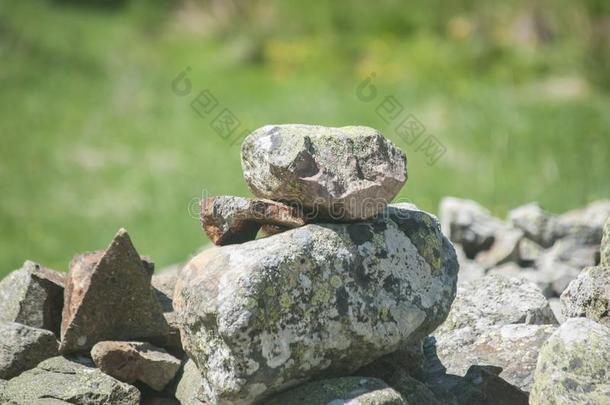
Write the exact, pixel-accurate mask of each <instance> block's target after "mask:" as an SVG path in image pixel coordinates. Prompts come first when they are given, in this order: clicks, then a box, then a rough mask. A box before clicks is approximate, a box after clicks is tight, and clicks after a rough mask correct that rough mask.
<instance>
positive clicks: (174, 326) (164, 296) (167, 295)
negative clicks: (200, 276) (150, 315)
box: [152, 266, 183, 355]
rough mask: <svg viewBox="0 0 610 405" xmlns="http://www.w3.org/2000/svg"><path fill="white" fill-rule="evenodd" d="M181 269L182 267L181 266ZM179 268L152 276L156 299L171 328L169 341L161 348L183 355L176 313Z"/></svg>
mask: <svg viewBox="0 0 610 405" xmlns="http://www.w3.org/2000/svg"><path fill="white" fill-rule="evenodd" d="M180 267H181V266H180ZM178 272H179V268H178V267H173V268H172V269H170V270H166V271H162V272H159V273H158V274H154V275H153V276H152V286H153V291H154V293H155V297H156V298H157V301H158V302H159V304H161V308H162V309H163V317H164V318H165V321H166V322H167V326H168V328H169V332H168V336H167V341H166V342H165V343H164V344H162V345H161V346H163V347H165V348H167V349H169V350H170V351H171V352H172V354H178V355H181V354H182V352H183V349H182V341H181V339H180V329H179V326H178V320H177V316H176V312H175V311H174V303H173V299H172V297H173V296H174V287H175V286H176V280H177V277H178Z"/></svg>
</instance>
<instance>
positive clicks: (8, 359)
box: [0, 322, 58, 379]
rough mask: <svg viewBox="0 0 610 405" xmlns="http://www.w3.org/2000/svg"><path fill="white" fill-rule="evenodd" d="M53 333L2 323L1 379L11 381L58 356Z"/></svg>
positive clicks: (56, 343)
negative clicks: (44, 361) (42, 362)
mask: <svg viewBox="0 0 610 405" xmlns="http://www.w3.org/2000/svg"><path fill="white" fill-rule="evenodd" d="M57 349H58V342H57V338H56V337H55V335H54V334H53V332H51V331H48V330H46V329H38V328H32V327H29V326H26V325H21V324H19V323H14V322H0V378H4V379H10V378H13V377H15V376H17V375H19V374H21V373H22V372H23V371H25V370H29V369H31V368H33V367H35V366H36V365H37V364H38V363H40V362H41V361H43V360H46V359H48V358H49V357H53V356H57V354H58V353H57Z"/></svg>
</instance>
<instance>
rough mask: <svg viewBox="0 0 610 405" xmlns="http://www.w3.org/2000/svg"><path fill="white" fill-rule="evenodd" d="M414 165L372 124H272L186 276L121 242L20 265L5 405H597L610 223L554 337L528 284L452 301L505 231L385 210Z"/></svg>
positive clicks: (253, 137) (0, 295) (11, 296)
mask: <svg viewBox="0 0 610 405" xmlns="http://www.w3.org/2000/svg"><path fill="white" fill-rule="evenodd" d="M406 165H407V160H406V156H405V155H404V153H403V152H402V151H401V150H399V149H398V148H397V147H396V146H395V145H394V144H392V143H391V142H390V141H389V140H387V139H386V138H384V137H383V136H382V135H381V134H380V133H379V132H378V131H376V130H373V129H371V128H367V127H344V128H327V127H321V126H308V125H273V126H265V127H263V128H260V129H258V130H256V131H255V132H253V133H252V134H250V135H249V136H248V137H247V138H246V139H245V141H244V143H243V145H242V168H243V172H244V177H245V180H246V182H247V184H248V186H249V188H250V190H251V191H252V193H253V194H254V196H255V198H243V197H232V196H221V197H209V198H205V199H203V200H202V202H201V222H202V226H203V229H204V231H205V233H206V234H207V235H208V237H209V239H210V240H211V241H212V242H213V243H214V245H216V246H214V247H211V248H206V249H204V250H202V251H200V252H199V253H198V254H196V255H195V256H193V257H192V258H191V259H190V260H189V261H188V262H187V263H186V264H184V265H176V266H172V267H171V268H169V269H166V270H162V271H160V272H158V273H155V272H154V264H153V262H152V261H151V260H150V259H149V258H147V257H144V256H140V254H139V253H138V252H137V251H136V249H135V247H134V245H133V243H132V241H131V238H130V237H129V235H128V234H127V232H126V231H125V230H124V229H121V230H119V231H118V233H117V234H116V235H115V237H114V239H113V240H112V242H111V243H110V245H109V246H108V247H107V248H106V249H105V250H101V251H97V252H92V253H85V254H81V255H77V256H76V257H75V258H74V259H73V260H72V262H71V264H70V268H69V271H68V272H67V273H66V274H64V273H60V272H56V271H54V270H51V269H47V268H45V267H43V266H41V265H39V264H36V263H34V262H31V261H26V262H25V264H24V265H23V267H22V268H21V269H19V270H16V271H14V272H13V273H11V274H10V275H9V276H7V277H6V278H5V279H4V280H2V281H0V404H19V405H21V404H28V405H29V404H68V403H69V404H120V405H122V404H125V405H132V404H140V403H142V404H157V405H159V404H189V405H200V404H212V405H216V404H222V405H224V404H235V405H242V404H243V405H246V404H273V405H296V404H310V405H322V404H324V405H326V404H332V405H337V404H363V405H364V404H379V405H385V404H397V405H400V404H404V405H406V404H424V405H425V404H432V405H435V404H455V405H462V404H464V405H465V404H481V405H485V404H490V405H491V404H500V405H502V404H511V405H512V404H527V403H528V400H530V401H531V403H533V404H547V403H548V404H563V403H566V404H567V403H570V404H577V403H583V404H584V403H586V404H605V403H608V400H609V399H610V385H609V384H608V382H607V381H608V377H607V376H608V374H607V373H608V370H610V357H609V354H608V353H610V351H609V350H608V349H609V348H610V329H608V326H610V325H609V321H608V312H609V309H610V307H609V302H610V261H609V260H610V259H609V257H610V221H609V222H608V223H607V224H606V228H605V231H604V232H605V233H604V240H603V241H602V243H601V258H602V259H601V263H600V265H599V266H597V267H589V268H587V269H585V270H584V271H583V272H582V273H580V276H578V278H577V279H576V280H574V281H572V283H571V284H570V285H569V286H568V287H567V289H566V290H565V293H564V294H563V295H562V301H563V303H564V306H565V309H564V313H565V316H566V317H570V318H571V319H569V320H568V321H566V322H565V323H564V324H563V325H561V326H559V325H558V322H557V319H556V317H555V315H554V314H553V311H552V310H551V308H550V306H549V302H548V300H547V298H546V297H545V295H544V294H543V292H542V291H541V290H540V288H539V287H538V286H537V285H536V284H534V283H532V282H530V281H528V280H526V279H523V278H512V277H507V276H506V275H502V274H491V275H487V276H485V277H477V278H473V279H472V280H471V281H469V282H466V281H464V282H461V283H460V286H459V288H458V287H457V285H458V269H459V264H458V259H459V260H461V261H462V263H464V264H465V265H471V263H469V262H467V261H474V259H471V258H472V257H474V256H475V255H476V254H478V253H479V252H480V251H483V250H488V249H494V248H493V246H494V245H495V244H496V243H498V239H499V238H498V237H497V235H498V234H493V238H491V239H490V238H489V233H490V231H489V229H488V227H487V225H485V226H483V225H481V226H478V225H477V226H476V227H474V228H475V230H474V231H470V230H468V229H465V228H464V227H463V226H462V228H459V227H458V226H457V225H455V223H454V222H455V221H454V220H453V219H449V220H447V218H448V217H447V214H446V213H445V216H444V220H446V221H445V222H447V223H448V224H449V225H448V226H449V228H450V232H449V235H450V236H452V237H453V239H454V241H456V246H457V248H458V254H456V251H455V249H454V246H453V245H452V243H451V242H450V241H449V238H447V237H445V236H444V235H443V233H442V232H441V226H440V223H439V221H437V219H436V218H435V217H434V216H432V215H430V214H428V213H426V212H423V211H421V210H419V209H417V208H416V207H415V206H414V205H412V204H405V203H399V204H390V203H389V202H390V201H391V200H392V199H393V198H394V197H395V196H396V195H397V194H398V192H399V191H400V189H401V188H402V186H403V185H404V183H405V182H406V180H407V171H406ZM451 212H452V213H451V215H452V216H451V215H450V217H451V218H454V217H456V216H457V217H460V215H462V216H464V215H465V216H466V217H467V218H472V215H471V214H470V211H468V210H467V209H456V210H454V211H451ZM454 214H455V215H454ZM468 215H470V216H468ZM519 218H520V219H519V221H520V222H519V223H520V224H521V225H519V226H520V227H522V228H523V229H522V232H523V233H524V234H525V233H526V232H529V231H532V229H533V230H535V229H539V222H538V221H537V220H534V219H535V218H534V219H531V220H530V219H528V218H529V217H527V218H524V217H519ZM462 222H463V221H462ZM474 222H476V221H474ZM471 223H472V221H471ZM444 225H447V224H446V223H444ZM537 227H538V228H537ZM520 229H521V228H520ZM526 229H527V230H528V231H526ZM460 232H461V233H460ZM532 232H533V231H532ZM492 233H493V232H492ZM486 235H487V236H486ZM537 235H538V234H537ZM542 235H547V234H546V233H543V234H540V235H538V236H540V237H541V238H542V239H540V240H539V241H538V242H537V243H539V244H542V245H544V244H549V243H550V242H549V241H548V240H547V239H544V238H543V237H542ZM507 238H508V237H507ZM550 238H551V239H553V238H554V237H551V236H550ZM509 239H510V238H509ZM519 251H521V250H519ZM473 252H476V253H473ZM519 254H520V255H522V254H524V253H519ZM466 256H469V257H471V258H467V257H466ZM519 257H522V256H519ZM456 294H457V295H456ZM530 392H531V395H529V393H530Z"/></svg>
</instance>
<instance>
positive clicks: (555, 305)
mask: <svg viewBox="0 0 610 405" xmlns="http://www.w3.org/2000/svg"><path fill="white" fill-rule="evenodd" d="M549 306H550V307H551V310H552V311H553V314H554V315H555V319H557V322H559V323H564V322H565V321H566V319H567V318H566V317H565V316H564V315H563V304H562V303H561V299H559V298H557V297H553V298H549Z"/></svg>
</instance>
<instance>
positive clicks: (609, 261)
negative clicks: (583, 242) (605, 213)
mask: <svg viewBox="0 0 610 405" xmlns="http://www.w3.org/2000/svg"><path fill="white" fill-rule="evenodd" d="M600 253H601V254H600V257H601V260H600V262H601V263H600V264H601V265H602V266H605V267H610V217H608V220H607V221H606V223H605V225H604V236H603V237H602V243H601V247H600Z"/></svg>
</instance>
